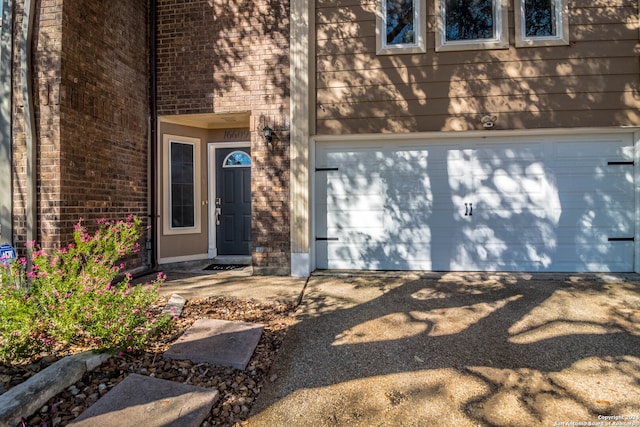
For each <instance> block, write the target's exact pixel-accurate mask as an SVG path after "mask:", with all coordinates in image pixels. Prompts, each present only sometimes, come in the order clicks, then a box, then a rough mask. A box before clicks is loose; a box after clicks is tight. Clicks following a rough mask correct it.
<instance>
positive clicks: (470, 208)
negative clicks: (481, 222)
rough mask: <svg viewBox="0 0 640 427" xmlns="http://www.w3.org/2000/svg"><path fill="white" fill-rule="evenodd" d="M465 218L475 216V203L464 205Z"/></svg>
mask: <svg viewBox="0 0 640 427" xmlns="http://www.w3.org/2000/svg"><path fill="white" fill-rule="evenodd" d="M464 216H473V203H465V204H464Z"/></svg>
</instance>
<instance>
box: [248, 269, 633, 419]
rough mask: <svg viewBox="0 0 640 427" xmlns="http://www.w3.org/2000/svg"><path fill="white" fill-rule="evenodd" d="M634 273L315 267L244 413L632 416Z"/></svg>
mask: <svg viewBox="0 0 640 427" xmlns="http://www.w3.org/2000/svg"><path fill="white" fill-rule="evenodd" d="M638 280H640V279H639V276H636V275H632V276H627V277H626V278H620V277H619V276H614V275H609V276H607V275H576V276H569V275H566V276H558V275H535V276H531V275H527V274H443V275H437V274H429V275H426V276H418V275H403V276H401V277H390V276H388V275H386V276H384V275H383V276H378V275H358V276H354V277H332V276H314V277H312V278H310V280H309V282H308V284H307V287H306V290H305V294H304V298H303V301H302V305H301V306H300V310H299V322H298V323H297V324H296V325H295V326H294V327H293V328H292V330H291V331H290V332H289V334H288V335H287V338H286V340H285V343H284V346H283V348H282V350H281V353H280V356H279V359H278V360H277V361H276V364H275V366H274V368H273V370H272V375H271V379H272V380H273V381H272V382H271V383H269V384H267V385H266V386H265V388H264V390H263V392H262V393H261V394H260V397H259V398H258V401H257V402H256V404H255V405H254V409H253V411H252V414H253V416H252V417H251V418H250V419H249V425H251V426H269V427H272V426H336V425H349V426H427V425H428V426H478V425H480V426H537V425H542V426H561V425H567V426H569V425H589V424H586V423H589V422H591V423H602V424H591V425H637V426H640V285H639V283H640V282H639V281H638ZM616 417H625V419H624V420H622V419H617V418H616ZM627 417H628V418H627ZM633 417H636V418H635V419H634V418H633ZM621 421H624V422H625V423H627V424H615V423H616V422H618V423H619V422H621ZM609 422H610V423H611V424H607V423H609ZM579 423H585V424H579Z"/></svg>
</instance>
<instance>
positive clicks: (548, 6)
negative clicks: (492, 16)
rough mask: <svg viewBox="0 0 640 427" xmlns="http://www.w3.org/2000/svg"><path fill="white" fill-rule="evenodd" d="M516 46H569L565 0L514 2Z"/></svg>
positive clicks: (522, 0) (525, 0) (517, 0)
mask: <svg viewBox="0 0 640 427" xmlns="http://www.w3.org/2000/svg"><path fill="white" fill-rule="evenodd" d="M515 6H516V10H515V17H516V46H518V47H525V46H555V45H567V44H569V21H568V19H567V13H566V12H567V0H515Z"/></svg>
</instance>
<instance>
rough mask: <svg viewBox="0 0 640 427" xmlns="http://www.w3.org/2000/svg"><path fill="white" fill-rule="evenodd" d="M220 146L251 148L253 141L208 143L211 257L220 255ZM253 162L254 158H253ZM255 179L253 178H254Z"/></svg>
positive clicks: (208, 214) (209, 249)
mask: <svg viewBox="0 0 640 427" xmlns="http://www.w3.org/2000/svg"><path fill="white" fill-rule="evenodd" d="M218 148H251V141H238V142H209V143H208V144H207V186H208V189H209V190H208V194H207V219H208V223H209V248H208V251H207V253H208V256H209V259H212V258H215V257H217V256H218V248H217V246H216V237H217V236H216V202H215V201H216V173H217V172H218V169H217V167H218V165H217V164H216V150H217V149H218ZM251 162H252V163H253V158H252V159H251ZM252 179H253V178H252Z"/></svg>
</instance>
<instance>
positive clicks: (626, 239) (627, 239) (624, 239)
mask: <svg viewBox="0 0 640 427" xmlns="http://www.w3.org/2000/svg"><path fill="white" fill-rule="evenodd" d="M634 240H635V239H634V238H633V237H609V241H610V242H633V241H634Z"/></svg>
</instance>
